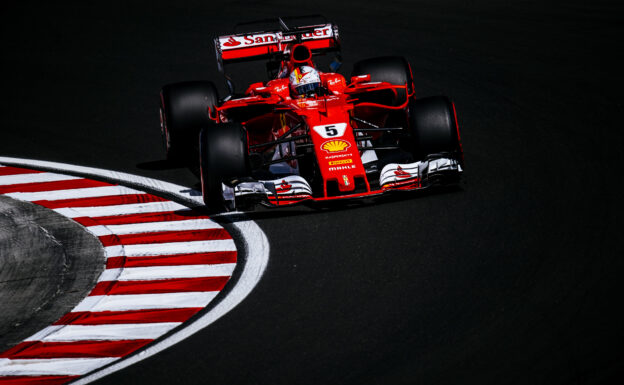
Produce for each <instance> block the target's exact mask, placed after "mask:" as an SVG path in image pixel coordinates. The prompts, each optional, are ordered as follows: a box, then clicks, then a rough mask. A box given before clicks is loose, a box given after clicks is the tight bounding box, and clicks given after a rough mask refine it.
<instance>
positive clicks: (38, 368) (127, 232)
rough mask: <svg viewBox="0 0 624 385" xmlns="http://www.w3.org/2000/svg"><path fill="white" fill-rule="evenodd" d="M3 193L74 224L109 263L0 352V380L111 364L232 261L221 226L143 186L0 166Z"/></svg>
mask: <svg viewBox="0 0 624 385" xmlns="http://www.w3.org/2000/svg"><path fill="white" fill-rule="evenodd" d="M0 194H3V195H5V196H9V197H12V198H14V199H18V200H23V201H29V202H32V203H35V204H38V205H40V206H43V207H46V208H48V209H51V210H54V211H55V212H57V213H59V214H61V215H64V216H66V217H68V218H71V219H72V220H74V221H76V222H78V223H79V224H81V225H83V226H84V227H85V228H86V230H87V231H89V232H91V233H92V234H94V235H95V236H96V237H98V238H99V240H100V242H101V243H102V247H103V248H104V252H105V255H106V269H105V270H104V272H103V273H102V275H101V276H100V277H99V279H98V282H97V284H96V285H95V287H94V288H93V290H92V291H91V292H90V293H89V295H88V296H87V297H86V298H85V299H84V300H83V301H82V302H80V303H79V304H78V305H77V306H76V307H75V308H74V309H73V310H72V311H71V312H70V313H68V314H66V315H64V316H63V317H61V319H59V320H58V321H56V322H55V323H54V324H52V325H50V326H48V327H47V328H45V329H43V330H41V331H39V332H37V333H35V334H34V335H32V336H31V337H29V338H27V339H26V340H24V341H23V342H21V343H19V344H18V345H16V346H15V347H13V348H11V349H9V350H7V351H5V352H3V353H0V384H31V383H32V384H34V383H37V384H63V383H66V382H69V381H71V380H74V379H76V378H79V377H80V376H83V375H85V374H87V373H89V372H92V371H93V370H96V369H98V368H101V367H103V366H105V365H108V364H110V363H112V362H114V361H117V360H119V359H121V358H122V357H124V356H127V355H129V354H130V353H133V352H135V351H137V350H138V349H141V348H143V347H145V346H146V345H148V344H150V343H151V342H152V341H154V340H155V339H157V338H159V337H161V336H163V335H164V334H166V333H168V332H169V331H171V330H172V329H174V328H176V327H177V326H179V325H181V324H182V323H183V322H185V321H186V320H188V319H189V318H191V317H192V316H193V315H195V314H196V313H197V312H199V311H200V310H202V309H203V308H204V307H205V306H207V305H208V304H209V303H210V302H211V301H212V300H213V299H214V298H215V297H216V296H217V294H218V293H219V292H220V291H221V290H222V289H223V287H224V286H225V284H226V283H227V282H228V280H229V279H230V277H231V275H232V273H233V271H234V268H235V267H236V260H237V251H236V247H235V245H234V241H233V240H232V237H231V236H230V235H229V234H228V233H227V231H225V229H223V228H222V227H221V226H220V225H218V224H217V223H215V222H213V221H212V220H210V219H209V218H208V217H207V216H206V215H203V214H201V213H199V212H197V211H194V210H193V209H190V208H188V207H187V206H184V205H181V204H179V203H176V202H173V201H170V200H167V199H165V198H162V197H159V196H156V195H152V194H149V193H146V192H143V191H140V190H135V189H132V188H128V187H123V186H120V185H115V184H111V183H106V182H101V181H97V180H91V179H86V178H81V177H75V176H69V175H63V174H59V173H52V172H43V171H36V170H30V169H24V168H18V167H10V166H1V165H0Z"/></svg>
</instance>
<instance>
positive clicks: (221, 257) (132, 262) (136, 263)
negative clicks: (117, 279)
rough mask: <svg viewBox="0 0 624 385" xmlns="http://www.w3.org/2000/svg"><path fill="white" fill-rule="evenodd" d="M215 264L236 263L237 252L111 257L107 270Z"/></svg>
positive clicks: (107, 261)
mask: <svg viewBox="0 0 624 385" xmlns="http://www.w3.org/2000/svg"><path fill="white" fill-rule="evenodd" d="M215 263H236V251H215V252H213V253H197V254H175V255H160V256H150V257H132V258H127V257H111V258H108V259H107V260H106V268H107V269H117V268H120V267H148V266H179V265H210V264H215Z"/></svg>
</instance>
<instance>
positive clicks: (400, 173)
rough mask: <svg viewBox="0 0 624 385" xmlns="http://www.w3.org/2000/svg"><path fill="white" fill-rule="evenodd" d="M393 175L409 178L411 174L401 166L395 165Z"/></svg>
mask: <svg viewBox="0 0 624 385" xmlns="http://www.w3.org/2000/svg"><path fill="white" fill-rule="evenodd" d="M394 175H396V176H397V178H411V177H412V174H410V173H407V172H405V171H404V170H403V169H402V168H401V166H397V168H396V170H395V171H394Z"/></svg>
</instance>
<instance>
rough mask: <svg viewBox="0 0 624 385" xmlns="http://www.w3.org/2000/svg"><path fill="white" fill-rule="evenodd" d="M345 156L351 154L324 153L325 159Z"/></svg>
mask: <svg viewBox="0 0 624 385" xmlns="http://www.w3.org/2000/svg"><path fill="white" fill-rule="evenodd" d="M347 156H351V154H333V155H326V156H325V159H326V160H329V159H337V158H346V157H347Z"/></svg>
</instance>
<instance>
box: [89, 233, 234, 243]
mask: <svg viewBox="0 0 624 385" xmlns="http://www.w3.org/2000/svg"><path fill="white" fill-rule="evenodd" d="M98 238H99V239H100V242H102V245H104V246H105V247H106V246H114V245H139V244H148V243H169V242H191V241H212V240H216V239H231V238H232V237H231V236H230V234H229V233H228V232H227V231H225V229H204V230H184V231H155V232H151V233H139V234H124V235H117V234H113V235H103V236H100V237H98Z"/></svg>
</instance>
